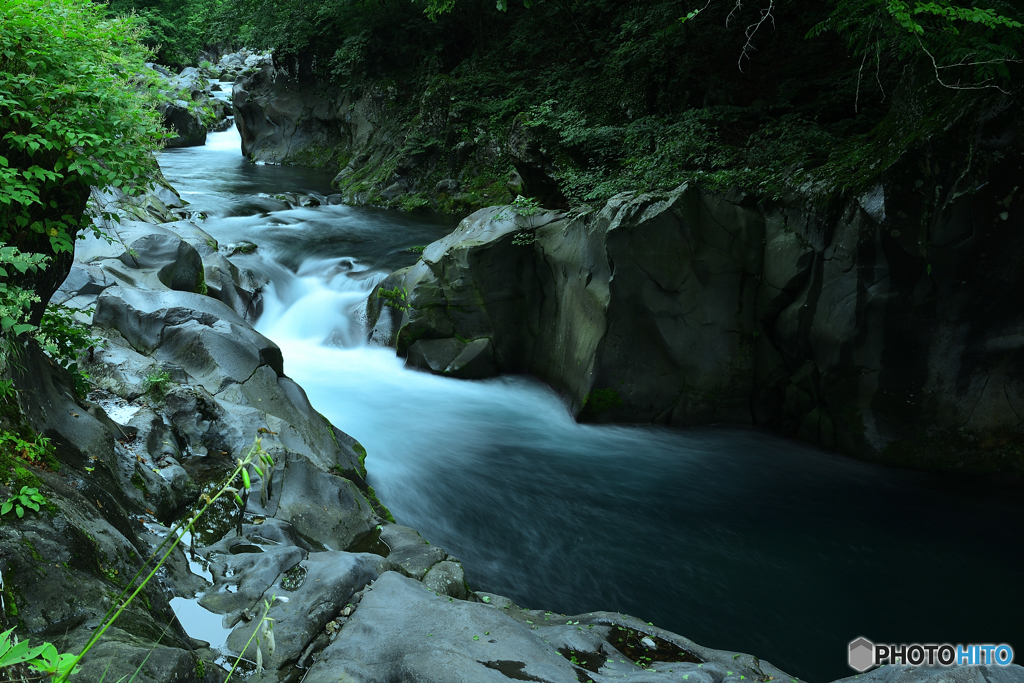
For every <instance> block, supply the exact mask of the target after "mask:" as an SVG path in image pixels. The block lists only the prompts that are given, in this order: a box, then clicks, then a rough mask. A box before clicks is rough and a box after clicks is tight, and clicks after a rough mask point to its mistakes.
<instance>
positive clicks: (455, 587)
mask: <svg viewBox="0 0 1024 683" xmlns="http://www.w3.org/2000/svg"><path fill="white" fill-rule="evenodd" d="M423 585H424V586H426V587H427V588H429V589H430V590H432V591H434V592H435V593H437V594H439V595H448V596H450V597H453V598H455V599H456V600H466V599H468V598H469V596H470V590H469V588H468V586H467V585H466V575H465V573H464V572H463V571H462V565H461V564H459V563H458V562H452V561H450V560H445V561H443V562H438V563H437V564H435V565H434V566H433V567H431V568H430V571H428V572H427V574H426V576H424V577H423Z"/></svg>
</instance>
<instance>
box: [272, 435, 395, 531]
mask: <svg viewBox="0 0 1024 683" xmlns="http://www.w3.org/2000/svg"><path fill="white" fill-rule="evenodd" d="M280 490H281V493H280V498H279V500H278V503H277V509H276V513H275V517H276V518H277V519H280V520H283V521H286V522H289V523H291V525H292V526H293V527H294V528H295V531H296V532H297V533H299V534H301V535H302V536H304V537H306V538H308V539H310V540H312V541H314V542H316V543H319V544H321V545H322V546H323V547H325V548H328V549H332V550H341V549H344V548H347V547H348V546H349V545H351V543H352V541H353V540H355V538H356V537H357V536H359V535H360V534H364V533H366V532H367V531H369V530H370V529H372V528H373V527H374V525H375V523H376V516H375V514H374V512H373V509H372V508H371V507H370V505H369V504H368V503H367V502H366V499H365V498H364V497H363V495H362V493H361V492H360V491H359V489H358V488H357V487H356V485H355V484H353V483H352V482H351V481H349V480H348V479H345V478H343V477H340V476H337V475H333V474H328V473H327V472H324V471H323V470H321V469H319V468H318V467H316V465H314V464H313V463H312V462H310V461H309V460H308V459H307V458H304V457H302V456H298V455H291V456H289V457H288V462H287V464H286V465H285V468H284V475H283V482H282V483H281V489H280Z"/></svg>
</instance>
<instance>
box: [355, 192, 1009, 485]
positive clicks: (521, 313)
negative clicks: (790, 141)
mask: <svg viewBox="0 0 1024 683" xmlns="http://www.w3.org/2000/svg"><path fill="white" fill-rule="evenodd" d="M1008 182H1009V181H1002V180H999V181H998V182H995V183H994V186H993V187H992V188H991V189H990V188H988V187H985V188H983V189H982V190H980V191H979V192H978V193H977V194H976V195H975V196H974V197H973V198H967V197H963V198H960V199H957V200H956V202H954V203H953V204H951V205H949V206H948V207H947V208H946V209H944V210H943V211H941V212H940V213H939V214H938V215H937V216H936V217H935V219H934V220H933V221H932V223H931V225H932V227H930V228H928V229H927V230H925V229H923V228H922V230H924V232H921V231H920V230H918V231H917V232H914V230H917V229H916V228H913V227H912V226H911V225H909V224H910V223H912V221H913V220H916V219H915V218H914V216H916V215H919V214H920V213H921V212H922V211H924V210H925V209H924V208H923V206H918V205H915V206H904V205H905V204H906V202H905V200H904V199H903V198H901V197H899V195H896V194H893V193H892V192H891V191H890V190H888V189H886V188H884V187H883V186H879V187H878V188H876V189H875V190H873V191H872V192H871V193H868V194H866V195H864V196H862V197H860V198H858V199H857V200H856V201H854V202H852V203H851V204H850V205H849V206H848V207H847V208H846V210H845V211H844V212H842V213H841V214H839V215H838V217H836V218H834V219H832V222H828V221H827V220H826V219H825V218H823V217H821V216H820V215H819V214H818V213H816V212H815V211H814V210H812V209H811V208H808V207H806V206H804V204H802V203H801V202H800V201H799V199H794V200H791V201H790V202H788V203H786V204H784V205H781V206H775V205H772V206H767V205H761V204H758V203H757V202H756V201H754V200H753V198H751V197H750V196H749V195H746V194H745V193H742V192H739V191H733V192H730V193H729V194H727V195H723V194H718V193H713V192H706V191H702V190H700V189H698V188H697V187H695V186H693V185H683V186H681V187H679V188H677V189H676V190H674V191H672V192H667V193H661V194H641V195H637V194H632V193H625V194H622V195H618V196H616V197H613V198H612V199H610V200H609V201H608V202H607V203H606V204H605V205H604V207H602V208H601V209H600V210H595V211H591V212H588V213H583V214H577V215H575V216H572V217H569V216H561V215H557V214H542V215H537V216H528V217H524V216H516V215H515V214H514V211H513V209H511V208H509V209H505V210H500V209H497V208H490V209H484V210H481V211H478V212H477V213H475V214H473V215H471V216H469V217H468V218H466V219H465V220H464V221H463V222H462V223H461V224H460V226H459V228H458V229H457V230H456V231H455V232H454V233H452V234H451V235H449V236H448V237H446V238H444V239H442V240H439V241H438V242H435V243H434V244H432V245H430V246H428V247H427V248H426V250H425V251H424V253H423V258H422V260H421V261H420V262H419V263H418V264H416V265H415V266H413V267H412V268H411V269H408V270H406V271H403V272H401V273H397V274H395V275H394V276H393V277H392V278H391V280H389V281H388V282H389V286H390V287H392V288H393V290H392V291H404V292H407V293H408V294H407V297H406V299H407V300H405V301H403V302H402V303H403V306H404V308H403V309H402V311H401V316H400V317H399V316H398V314H397V313H396V312H390V313H389V314H388V316H385V315H384V311H383V310H382V309H381V307H380V306H379V305H378V306H377V307H376V308H374V307H370V313H371V325H373V326H374V331H373V334H374V335H377V336H378V337H379V338H380V339H381V340H382V341H389V340H391V339H393V340H394V344H395V346H396V347H397V349H398V351H399V353H401V354H403V355H406V356H407V359H408V363H409V364H410V365H413V366H415V367H419V368H423V369H425V370H428V371H432V372H437V373H442V374H449V375H453V376H465V377H480V376H486V375H488V374H495V373H497V372H516V373H519V372H528V373H531V374H534V375H536V376H538V377H540V378H541V379H543V380H545V381H546V382H548V383H549V384H551V385H552V386H553V387H555V388H556V389H557V390H558V391H560V392H561V393H562V394H563V395H564V396H565V398H566V400H567V402H568V403H569V406H570V408H571V410H572V412H573V413H574V414H575V415H577V416H578V418H579V419H581V420H588V421H609V420H614V421H639V422H656V423H664V424H669V425H676V426H683V425H696V424H707V423H712V422H725V423H732V424H756V425H764V426H768V427H771V428H774V429H776V430H778V431H781V432H782V433H784V434H789V435H794V436H798V437H799V438H801V439H804V440H807V441H809V442H811V443H814V444H817V445H820V446H823V447H825V448H829V449H838V450H840V451H843V452H845V453H851V454H856V455H860V456H864V457H868V458H871V459H876V460H881V461H884V462H888V463H892V464H898V465H909V466H914V467H925V468H937V469H956V468H965V469H969V470H976V471H996V470H1014V469H1016V470H1018V471H1022V470H1024V458H1022V456H1021V455H1020V454H1021V453H1022V452H1024V451H1022V450H1021V449H1020V448H1019V447H1018V445H1019V443H1020V441H1021V439H1022V438H1024V437H1021V435H1020V428H1021V426H1022V418H1021V415H1024V398H1022V397H1024V379H1022V378H1024V374H1021V373H1020V372H1016V371H1015V368H1017V367H1018V365H1020V364H1021V363H1024V333H1022V332H1021V330H1024V309H1021V307H1020V306H1019V305H1017V304H1016V303H1013V302H1016V301H1018V300H1019V298H1020V297H1013V296H1011V297H1009V298H1007V296H1006V295H1007V293H1008V292H1017V291H1020V290H1022V289H1024V275H1022V274H1021V273H1020V271H1019V269H1018V268H1016V267H1015V265H1014V264H1015V263H1016V261H1015V258H1017V256H1019V255H1020V254H1021V253H1024V231H1018V230H1014V227H1015V226H1017V227H1019V223H1020V220H1021V219H1020V214H1019V213H1018V214H1013V216H1011V215H1010V214H1009V213H1005V214H999V215H996V214H993V211H994V209H992V208H991V206H997V205H998V206H1002V204H998V202H997V201H996V200H997V199H998V200H999V202H1002V201H1003V198H1004V197H1005V196H1007V195H1008V194H1012V192H1013V187H1010V186H1008V185H1007V183H1008ZM901 207H902V208H901ZM915 212H917V213H915ZM980 216H989V217H991V218H992V219H993V221H994V222H992V223H991V225H992V227H991V228H990V229H989V230H988V231H987V232H979V231H978V228H977V227H975V226H976V225H977V224H978V223H977V221H978V220H981V219H980V218H979V217H980ZM1000 216H1004V218H1000ZM904 233H907V234H911V233H912V234H918V233H920V239H918V238H914V240H909V239H907V238H906V237H905V235H904ZM926 244H927V247H926V246H924V245H926ZM982 254H985V257H984V258H982V256H981V255H982ZM982 264H984V265H982ZM374 314H375V315H374ZM395 326H398V327H400V332H399V333H398V334H395V333H394V332H393V328H394V327H395ZM378 328H381V329H378ZM384 328H387V329H386V330H385V329H384ZM474 353H475V355H472V358H470V355H471V354H474Z"/></svg>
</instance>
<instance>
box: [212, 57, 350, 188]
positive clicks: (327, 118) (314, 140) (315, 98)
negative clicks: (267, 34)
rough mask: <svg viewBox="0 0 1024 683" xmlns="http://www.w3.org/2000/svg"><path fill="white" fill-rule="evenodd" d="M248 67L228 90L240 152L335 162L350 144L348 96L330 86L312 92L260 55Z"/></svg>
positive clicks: (320, 164) (259, 157)
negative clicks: (238, 134) (322, 92)
mask: <svg viewBox="0 0 1024 683" xmlns="http://www.w3.org/2000/svg"><path fill="white" fill-rule="evenodd" d="M250 59H251V58H247V63H248V61H249V60H250ZM250 68H251V69H252V70H251V71H249V72H246V73H245V74H244V75H242V76H240V77H239V78H238V80H237V81H236V82H235V85H234V88H233V90H232V103H233V107H234V117H235V125H236V126H237V127H238V132H239V133H240V134H241V137H242V154H243V155H245V156H247V157H249V158H250V159H252V160H254V161H265V162H267V163H276V164H298V165H303V166H313V167H316V168H337V167H338V165H339V164H338V163H337V162H338V159H339V157H340V155H341V154H343V153H345V152H346V151H347V150H349V149H351V144H352V137H351V136H352V135H353V133H352V131H351V128H350V127H349V125H348V123H347V120H351V119H352V116H353V113H352V112H350V111H349V106H348V105H349V104H350V101H349V100H348V99H347V98H342V97H340V96H339V97H335V96H334V95H335V93H334V92H327V93H324V94H317V93H314V92H312V91H310V90H309V89H308V88H305V87H302V86H300V85H299V84H297V83H295V82H293V81H292V80H291V79H289V78H288V77H287V76H286V75H285V74H283V73H281V72H279V71H277V70H276V69H275V68H274V66H273V65H272V64H271V63H269V61H268V60H265V59H262V60H256V61H253V62H252V64H250ZM356 115H357V117H358V112H356ZM360 125H361V124H360V123H358V122H357V123H356V124H355V127H356V128H358V127H359V126H360ZM367 134H368V131H366V132H362V133H357V134H356V135H357V136H363V135H367Z"/></svg>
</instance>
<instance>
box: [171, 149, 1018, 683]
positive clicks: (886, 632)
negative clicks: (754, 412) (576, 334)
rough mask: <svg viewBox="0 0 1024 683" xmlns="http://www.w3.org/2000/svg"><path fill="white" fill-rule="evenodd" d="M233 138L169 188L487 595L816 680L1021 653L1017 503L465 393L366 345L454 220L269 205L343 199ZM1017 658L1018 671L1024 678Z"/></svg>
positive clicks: (983, 489) (390, 497)
mask: <svg viewBox="0 0 1024 683" xmlns="http://www.w3.org/2000/svg"><path fill="white" fill-rule="evenodd" d="M239 145H240V141H239V138H238V134H237V132H236V131H235V130H230V131H227V132H224V133H216V134H212V135H210V137H209V140H208V143H207V146H206V147H200V148H191V149H182V150H168V151H166V152H164V153H162V154H161V155H160V164H161V166H162V167H163V170H164V173H165V174H166V176H167V177H168V179H169V180H170V181H171V183H172V184H174V185H175V187H177V188H178V189H179V190H180V191H181V194H182V197H183V198H184V199H186V200H187V201H189V202H191V203H192V206H191V208H193V209H195V210H197V211H201V212H203V213H204V214H206V216H207V219H206V220H205V221H202V222H201V225H202V227H203V228H204V229H205V230H207V231H208V232H209V233H211V234H212V235H213V236H214V237H215V238H217V239H218V240H219V241H221V242H222V243H224V242H238V241H242V240H247V241H251V242H253V243H255V244H257V245H258V249H257V251H256V253H255V254H253V255H251V256H247V257H243V258H245V259H246V263H245V264H244V265H245V266H246V267H248V268H250V269H252V270H258V271H261V272H264V273H266V274H268V275H269V276H270V278H271V284H270V285H269V286H268V287H267V288H266V292H265V298H264V301H265V305H264V311H263V314H262V317H261V319H260V320H259V321H258V324H257V326H258V328H259V330H260V331H261V332H263V333H264V334H266V335H267V336H269V337H270V338H271V339H273V340H274V341H275V342H277V343H278V344H279V345H280V346H281V348H282V349H283V351H284V357H285V371H286V372H287V373H288V374H289V375H290V376H291V377H293V378H294V379H295V380H296V381H297V382H299V384H301V385H302V386H303V387H304V388H305V389H306V391H307V392H308V394H309V397H310V399H311V401H312V402H313V405H314V406H315V407H316V408H317V409H318V410H320V411H321V412H322V413H324V414H325V415H326V416H327V417H328V418H329V419H330V420H331V421H332V422H333V423H334V424H335V425H337V426H338V427H339V428H340V429H342V430H343V431H345V432H347V433H349V434H351V435H352V436H353V437H355V438H356V439H358V440H359V441H360V442H362V444H363V445H364V446H366V449H367V451H368V453H369V457H368V458H367V461H366V464H367V468H368V470H369V480H370V483H371V484H372V485H373V486H374V488H375V489H376V491H377V493H378V495H379V497H380V498H381V500H382V501H383V502H384V503H385V504H386V505H387V506H388V507H389V508H390V509H391V511H392V512H393V513H394V515H395V517H396V518H397V519H398V521H399V522H400V523H403V524H406V525H408V526H411V527H414V528H416V529H418V530H420V531H421V532H422V533H423V535H424V536H425V537H426V538H427V539H429V540H430V541H431V542H433V543H437V544H440V545H442V546H444V547H445V548H446V549H448V550H449V552H451V553H452V554H454V555H456V556H457V557H459V558H460V559H461V560H463V562H464V563H465V567H466V572H467V579H468V581H469V583H470V584H471V586H473V588H474V589H477V590H485V591H490V592H494V593H499V594H503V595H507V596H509V597H511V598H513V599H514V600H515V601H516V602H518V603H519V604H520V605H523V606H528V607H531V608H544V609H551V610H555V611H558V612H563V613H567V614H572V613H579V612H584V611H592V610H609V611H621V612H625V613H629V614H633V615H635V616H638V617H641V618H643V619H644V620H646V621H651V622H654V623H655V624H657V625H658V626H661V627H664V628H667V629H669V630H672V631H675V632H678V633H680V634H683V635H685V636H687V637H689V638H691V639H693V640H694V641H696V642H698V643H700V644H702V645H706V646H709V647H714V648H721V649H730V650H734V651H743V652H750V653H752V654H756V655H758V656H760V657H762V658H763V659H766V660H768V661H771V662H772V663H773V664H775V665H777V666H779V667H781V668H782V669H783V670H786V671H789V672H791V673H793V674H794V675H798V676H801V677H803V678H805V679H807V680H810V681H826V680H832V679H835V678H839V677H843V676H848V675H852V674H853V673H854V672H853V671H852V670H851V669H849V668H848V667H847V666H846V647H847V643H848V642H849V641H851V640H853V639H854V638H856V637H858V636H865V637H867V638H868V639H870V640H873V641H874V642H884V643H911V642H940V643H941V642H950V643H989V642H994V643H1001V642H1008V643H1010V644H1011V645H1014V646H1016V648H1017V651H1018V652H1020V653H1022V654H1024V649H1022V648H1024V622H1022V620H1021V618H1020V607H1021V606H1022V605H1024V544H1022V543H1021V540H1020V539H1021V531H1022V527H1024V522H1022V520H1024V496H1022V495H1021V493H1022V489H1021V488H1020V486H1018V485H1012V484H1007V485H995V484H993V483H991V482H981V481H969V480H964V479H963V478H950V477H942V476H937V475H931V474H922V473H914V472H905V471H900V470H892V469H886V468H883V467H879V466H876V465H871V464H867V463H863V462H859V461H854V460H851V459H848V458H844V457H840V456H837V455H834V454H830V453H824V452H821V451H818V450H815V449H812V448H809V447H806V446H803V445H799V444H797V443H794V442H791V441H787V440H784V439H781V438H777V437H774V436H770V435H766V434H763V433H761V432H758V431H754V430H744V429H736V428H723V427H708V428H702V429H692V430H669V429H663V428H657V427H650V426H589V425H579V424H576V423H575V422H574V421H573V420H572V419H571V418H570V416H569V415H568V413H567V412H566V409H565V407H564V406H563V404H562V403H561V401H560V400H559V398H558V397H557V396H556V395H555V394H554V393H553V392H552V391H550V390H549V389H547V388H546V387H544V386H543V385H541V384H539V383H538V382H535V381H532V380H530V379H527V378H523V377H505V378H500V379H494V380H487V381H459V380H454V379H447V378H443V377H437V376H433V375H429V374H425V373H422V372H418V371H412V370H408V369H406V368H404V367H403V363H402V360H401V359H399V358H396V357H395V354H394V352H393V351H392V350H390V349H382V348H375V347H371V346H368V345H367V344H366V343H365V342H364V341H363V338H364V332H363V329H362V327H361V325H360V322H359V312H360V309H361V306H362V302H363V301H364V300H365V297H366V295H367V293H368V292H369V290H370V289H371V288H372V286H373V285H374V284H375V283H377V282H379V281H380V279H382V278H383V277H384V275H385V274H386V273H388V272H390V271H391V270H394V269H396V268H399V267H402V266H405V265H410V264H411V263H413V262H414V261H415V259H416V255H415V254H414V253H413V252H410V251H409V248H410V247H413V246H422V245H425V244H428V243H429V242H431V241H433V240H435V239H438V238H439V237H441V236H443V235H444V234H446V233H447V232H449V231H450V230H451V229H452V228H453V227H454V225H453V223H452V221H450V220H449V219H446V218H436V217H421V216H416V215H410V214H403V213H398V212H389V211H382V210H375V209H361V208H352V207H347V206H327V205H324V206H320V207H316V208H296V207H293V206H291V205H290V204H288V203H286V202H283V201H281V200H278V199H275V198H273V195H275V194H278V193H282V192H319V193H322V194H327V193H329V192H330V187H329V181H330V176H329V175H325V174H322V173H319V172H314V171H309V170H303V169H297V168H281V167H275V166H258V165H253V164H250V163H249V162H247V161H246V160H244V159H243V158H242V157H241V156H240V154H239ZM1020 658H1021V657H1020V656H1018V659H1020Z"/></svg>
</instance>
